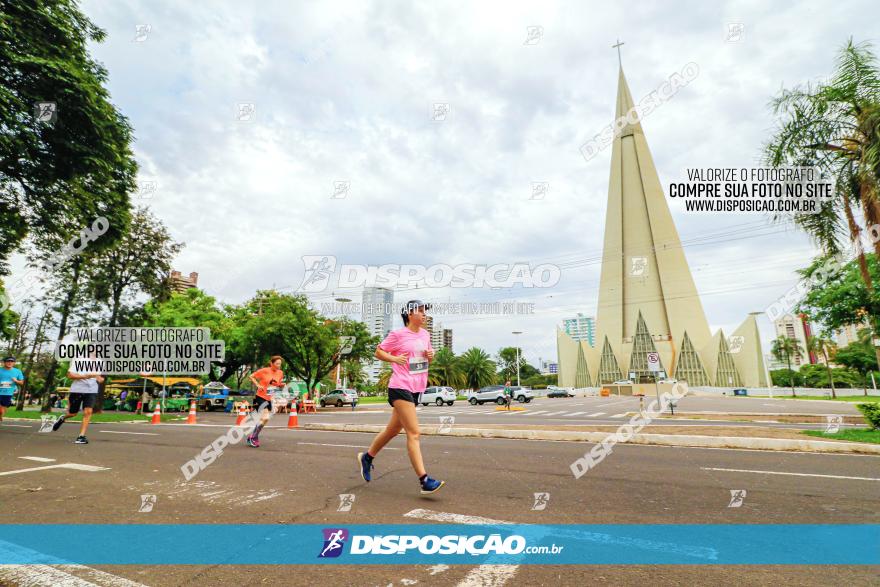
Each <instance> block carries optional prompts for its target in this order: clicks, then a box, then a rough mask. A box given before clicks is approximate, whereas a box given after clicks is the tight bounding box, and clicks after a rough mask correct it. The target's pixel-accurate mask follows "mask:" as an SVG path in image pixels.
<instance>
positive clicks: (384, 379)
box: [376, 363, 392, 395]
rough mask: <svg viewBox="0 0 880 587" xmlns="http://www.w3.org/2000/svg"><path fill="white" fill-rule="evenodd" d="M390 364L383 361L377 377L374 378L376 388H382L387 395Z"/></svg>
mask: <svg viewBox="0 0 880 587" xmlns="http://www.w3.org/2000/svg"><path fill="white" fill-rule="evenodd" d="M391 373H392V371H391V365H390V364H388V363H385V365H384V366H383V367H382V370H381V371H380V372H379V379H377V380H376V389H384V390H385V395H388V383H389V382H390V381H391Z"/></svg>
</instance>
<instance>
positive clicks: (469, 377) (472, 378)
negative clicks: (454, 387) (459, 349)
mask: <svg viewBox="0 0 880 587" xmlns="http://www.w3.org/2000/svg"><path fill="white" fill-rule="evenodd" d="M460 361H461V363H460V367H461V370H462V372H463V373H464V376H465V386H466V387H467V388H469V389H479V388H481V387H484V386H486V385H491V384H492V381H494V379H495V363H494V361H492V359H491V358H490V357H489V355H488V353H486V351H484V350H483V349H479V348H477V347H471V348H469V349H468V350H467V351H465V353H464V354H462V355H461V357H460Z"/></svg>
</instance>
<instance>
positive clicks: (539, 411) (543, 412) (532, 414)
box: [523, 410, 547, 416]
mask: <svg viewBox="0 0 880 587" xmlns="http://www.w3.org/2000/svg"><path fill="white" fill-rule="evenodd" d="M546 413H547V410H538V411H537V412H526V413H525V414H523V415H524V416H534V415H535V414H546Z"/></svg>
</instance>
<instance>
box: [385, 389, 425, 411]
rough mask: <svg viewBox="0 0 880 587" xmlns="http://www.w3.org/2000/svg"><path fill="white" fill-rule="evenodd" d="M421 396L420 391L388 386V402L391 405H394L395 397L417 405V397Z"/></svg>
mask: <svg viewBox="0 0 880 587" xmlns="http://www.w3.org/2000/svg"><path fill="white" fill-rule="evenodd" d="M421 397H422V394H421V393H413V392H411V391H410V390H408V389H396V388H394V387H389V388H388V403H389V404H391V405H392V406H394V400H396V399H405V400H406V401H408V402H412V403H414V404H415V405H419V398H421Z"/></svg>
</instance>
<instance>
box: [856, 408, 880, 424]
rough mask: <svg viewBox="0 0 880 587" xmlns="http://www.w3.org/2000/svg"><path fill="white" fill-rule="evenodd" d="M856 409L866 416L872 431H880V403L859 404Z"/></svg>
mask: <svg viewBox="0 0 880 587" xmlns="http://www.w3.org/2000/svg"><path fill="white" fill-rule="evenodd" d="M856 407H857V408H858V409H859V411H860V412H861V413H862V414H864V415H865V420H867V421H868V424H870V425H871V430H880V403H872V404H858V405H856Z"/></svg>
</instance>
